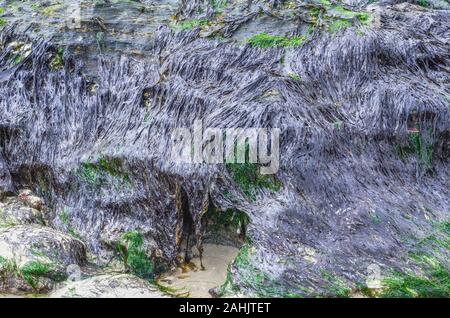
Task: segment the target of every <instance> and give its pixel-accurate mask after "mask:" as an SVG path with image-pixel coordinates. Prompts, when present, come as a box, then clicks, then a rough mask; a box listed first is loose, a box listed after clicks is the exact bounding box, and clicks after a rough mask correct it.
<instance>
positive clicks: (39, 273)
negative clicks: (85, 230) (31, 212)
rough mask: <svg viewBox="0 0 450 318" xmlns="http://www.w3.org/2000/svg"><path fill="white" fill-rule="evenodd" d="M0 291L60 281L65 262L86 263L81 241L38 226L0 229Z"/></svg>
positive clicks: (30, 288) (43, 287) (40, 288)
mask: <svg viewBox="0 0 450 318" xmlns="http://www.w3.org/2000/svg"><path fill="white" fill-rule="evenodd" d="M0 262H1V269H0V273H1V276H2V279H1V281H0V291H8V292H11V291H16V290H20V291H45V290H49V289H50V288H51V287H52V284H53V283H54V282H55V281H61V280H64V279H65V278H66V276H67V273H66V269H67V266H69V265H73V264H74V265H78V266H82V265H84V264H85V263H86V251H85V247H84V244H83V243H82V242H81V241H78V240H76V239H74V238H72V237H70V236H69V235H66V234H64V233H61V232H58V231H56V230H53V229H50V228H47V227H43V226H38V225H18V226H14V227H10V228H7V229H3V230H1V231H0Z"/></svg>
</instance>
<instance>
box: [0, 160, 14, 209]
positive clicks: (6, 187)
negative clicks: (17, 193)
mask: <svg viewBox="0 0 450 318" xmlns="http://www.w3.org/2000/svg"><path fill="white" fill-rule="evenodd" d="M12 189H13V187H12V182H11V175H10V173H9V170H8V167H7V165H6V162H5V161H4V159H3V156H2V155H1V154H0V200H3V199H4V197H5V196H6V195H7V194H8V193H10V192H12Z"/></svg>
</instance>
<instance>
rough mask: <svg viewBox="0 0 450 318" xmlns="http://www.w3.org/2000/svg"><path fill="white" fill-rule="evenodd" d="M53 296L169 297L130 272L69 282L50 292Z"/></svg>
mask: <svg viewBox="0 0 450 318" xmlns="http://www.w3.org/2000/svg"><path fill="white" fill-rule="evenodd" d="M50 297H51V298H163V297H167V296H166V295H164V294H163V293H162V292H161V291H159V290H158V289H157V288H156V287H155V286H152V285H151V284H150V283H148V282H147V281H145V280H143V279H140V278H138V277H136V276H133V275H129V274H119V275H110V274H105V275H100V276H94V277H91V278H88V279H85V280H81V281H76V282H68V283H67V284H66V285H65V286H64V287H62V288H60V289H58V290H56V291H55V292H53V293H52V294H50Z"/></svg>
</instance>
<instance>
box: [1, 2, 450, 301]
mask: <svg viewBox="0 0 450 318" xmlns="http://www.w3.org/2000/svg"><path fill="white" fill-rule="evenodd" d="M19 2H20V3H19ZM59 2H60V4H59V5H58V7H53V5H55V4H53V3H52V4H51V5H50V3H49V5H48V8H47V9H45V8H46V6H36V5H35V6H34V7H32V4H31V1H12V2H11V5H10V6H7V7H5V9H4V14H3V13H2V12H1V11H0V19H2V20H0V21H3V20H4V22H0V25H2V26H3V28H2V30H1V31H0V32H1V36H0V94H1V96H2V99H1V100H0V168H1V173H0V198H1V200H2V202H1V204H5V205H6V204H9V203H8V201H7V200H6V199H7V198H10V199H11V198H16V197H18V193H19V191H20V190H21V189H30V190H31V191H33V192H34V193H37V194H39V195H40V196H41V197H42V199H43V200H44V201H45V206H46V210H44V209H43V208H42V211H40V212H42V215H44V216H45V217H42V221H41V222H40V226H43V227H45V228H47V229H48V228H52V229H53V231H58V233H59V232H66V233H69V234H70V235H69V237H66V236H61V237H63V238H64V240H66V241H67V242H71V244H73V245H76V246H78V248H77V251H78V250H81V247H80V246H83V248H84V247H85V248H86V250H87V251H88V254H89V259H90V260H91V261H92V263H93V264H91V265H92V266H96V267H97V268H103V266H106V265H108V266H109V265H110V264H116V263H119V265H118V266H117V267H118V268H119V269H120V270H123V271H127V272H129V273H134V274H135V275H137V276H140V277H143V278H145V279H146V280H150V281H153V279H155V276H156V275H157V272H158V271H157V269H156V268H155V262H157V263H158V264H164V265H165V266H166V267H168V268H171V267H176V266H181V265H183V262H184V261H186V259H190V258H192V257H194V256H195V257H197V256H199V255H198V254H201V253H202V246H203V244H204V242H205V238H207V239H210V237H211V235H210V236H208V235H207V234H208V233H206V232H207V226H205V224H208V222H207V218H208V216H210V217H211V219H210V222H209V223H210V224H213V223H214V222H215V224H216V225H217V224H220V225H221V226H217V227H215V228H214V230H215V231H216V230H217V231H225V230H224V229H226V230H227V231H229V232H232V231H237V230H240V231H241V232H240V233H245V235H244V236H245V237H244V238H242V237H238V239H236V240H234V241H236V242H237V241H239V240H240V242H241V243H242V242H246V243H245V245H244V246H243V247H241V252H240V254H239V256H238V257H237V258H236V259H235V261H234V262H233V263H232V264H231V265H230V268H229V272H228V279H227V283H226V284H225V285H224V286H225V287H223V288H221V290H222V292H221V294H223V295H225V294H227V293H228V294H233V293H238V294H243V295H251V296H263V297H315V296H325V297H352V295H354V294H355V293H363V294H364V295H368V296H385V297H428V296H439V297H448V273H449V269H448V264H446V262H445V260H447V261H448V257H449V256H450V254H449V250H448V248H449V245H448V239H447V238H448V236H447V238H446V236H445V235H448V226H447V225H448V222H449V215H450V192H449V187H448V182H449V180H450V169H449V165H450V156H449V153H450V139H449V136H450V108H449V102H448V96H450V86H449V83H448V70H449V69H450V59H449V56H448V52H449V43H450V38H449V34H448V28H449V27H450V19H449V16H450V11H449V10H450V7H449V6H448V3H446V2H445V3H444V2H442V1H437V0H428V1H427V2H426V4H425V2H422V1H415V0H411V1H390V0H388V1H382V2H377V1H375V2H372V3H368V2H370V1H345V2H344V1H327V0H322V1H271V0H270V1H269V0H257V1H252V2H251V3H249V4H248V5H245V3H244V2H243V1H238V0H230V1H175V0H167V1H157V2H148V1H140V2H138V1H130V2H125V1H100V2H98V3H97V4H93V3H91V2H86V1H83V2H82V3H81V2H80V3H81V5H80V12H81V13H80V14H81V19H79V21H76V22H77V23H76V24H75V26H73V27H71V26H70V25H68V24H67V21H66V17H67V14H66V11H65V10H66V9H67V7H68V6H69V5H70V4H73V3H79V2H78V1H69V0H65V1H59ZM19 7H20V8H21V9H18V8H19ZM36 10H38V11H39V14H31V13H30V12H34V13H36V12H37V11H36ZM43 16H47V17H48V19H51V23H49V20H46V19H43V18H42V17H43ZM24 21H25V22H24ZM61 30H64V31H63V32H61ZM355 35H357V36H355ZM270 48H274V49H270ZM18 88H19V89H18ZM199 119H201V120H202V122H203V125H204V127H213V128H218V129H227V128H267V129H270V128H278V129H279V130H280V139H279V149H280V162H279V170H278V171H277V173H276V174H273V175H262V174H261V173H260V171H259V169H260V168H261V164H260V163H249V162H246V163H243V164H239V163H235V162H225V163H220V164H204V163H196V164H187V163H177V162H173V161H172V160H171V155H172V153H171V152H172V148H171V146H172V143H173V140H172V132H173V131H174V130H176V129H179V128H186V127H193V126H194V123H195V121H196V120H199ZM188 130H189V129H188ZM3 201H4V202H3ZM24 204H25V203H24ZM27 204H28V203H27ZM29 205H30V206H31V205H32V204H29ZM30 206H28V207H27V208H30V209H35V208H33V207H30ZM213 207H214V209H215V210H216V212H217V211H221V212H220V213H223V214H218V215H213V214H212V212H211V210H212V209H213ZM1 208H2V206H0V209H1ZM35 210H36V209H35ZM26 211H28V212H30V210H26ZM33 211H34V210H33ZM33 211H31V212H33ZM227 211H228V212H227ZM230 211H240V212H241V213H242V214H239V213H237V212H232V213H231V212H230ZM31 212H30V215H33V213H31ZM34 212H35V211H34ZM35 214H37V213H35ZM0 215H2V214H0ZM10 221H11V220H9V219H8V220H2V219H0V224H7V226H5V227H3V226H2V227H1V229H0V234H1V233H2V231H6V230H9V229H14V228H16V227H17V226H19V225H20V222H18V221H17V220H14V222H10ZM27 222H31V221H29V220H28V221H27ZM242 224H244V225H245V226H243V227H242V226H241V225H242ZM437 224H440V225H439V226H437ZM445 224H447V225H445ZM244 228H245V231H244ZM130 229H139V231H132V232H130ZM230 229H231V230H230ZM40 231H41V230H39V231H38V234H39V235H41V232H40ZM51 233H53V232H51ZM123 233H125V234H123ZM445 233H447V234H445ZM38 234H37V235H38ZM241 236H242V235H241ZM223 237H225V235H224V236H223ZM216 238H222V236H220V235H216ZM234 238H235V237H233V239H234ZM224 242H225V241H221V242H218V243H224ZM250 242H251V243H250ZM216 243H217V242H216ZM118 245H119V251H118ZM193 246H195V247H196V248H197V249H194V248H193ZM197 250H198V251H199V252H198V253H197V252H196V251H197ZM77 253H78V252H77ZM412 255H416V256H417V255H422V256H424V255H425V256H426V260H424V258H423V257H421V258H420V259H415V261H413V260H412V259H411V257H412ZM183 257H184V258H185V259H184V260H183V259H180V258H183ZM0 260H1V259H0ZM427 260H428V261H427ZM8 261H9V260H8ZM55 262H56V261H55ZM114 262H116V263H114ZM79 263H80V266H81V267H83V266H84V265H83V262H81V261H80V262H79ZM5 264H6V263H5ZM9 265H11V264H9ZM56 265H57V264H55V266H56ZM374 265H376V266H378V267H379V269H380V275H381V277H380V281H381V287H380V288H379V289H378V290H373V288H369V287H370V286H366V278H367V276H368V268H369V267H370V268H371V266H374ZM1 266H3V265H1ZM30 266H31V265H30ZM111 266H112V265H111ZM4 267H7V266H6V265H5V266H4ZM48 271H50V269H48V268H45V267H42V266H40V265H38V264H34V265H33V266H31V267H30V268H28V270H27V271H26V273H25V274H26V275H25V276H26V277H29V279H27V280H29V281H30V282H34V279H35V276H36V277H39V278H42V276H45V275H46V273H47V272H48ZM0 289H1V287H0Z"/></svg>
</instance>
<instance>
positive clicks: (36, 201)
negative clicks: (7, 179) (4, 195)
mask: <svg viewBox="0 0 450 318" xmlns="http://www.w3.org/2000/svg"><path fill="white" fill-rule="evenodd" d="M17 198H18V199H19V200H20V201H22V202H23V203H24V204H25V205H27V206H29V207H30V208H33V209H36V210H39V211H42V210H43V209H44V207H45V203H44V200H42V199H41V198H39V197H37V196H35V195H34V194H33V192H31V191H30V190H22V191H21V192H20V193H19V196H18V197H17Z"/></svg>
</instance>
